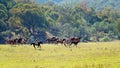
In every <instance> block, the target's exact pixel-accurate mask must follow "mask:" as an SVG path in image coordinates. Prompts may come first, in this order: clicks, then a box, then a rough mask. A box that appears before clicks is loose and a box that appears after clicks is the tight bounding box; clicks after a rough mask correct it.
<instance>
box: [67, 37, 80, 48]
mask: <svg viewBox="0 0 120 68" xmlns="http://www.w3.org/2000/svg"><path fill="white" fill-rule="evenodd" d="M68 41H69V44H70V46H71V45H72V44H74V45H75V46H76V47H77V44H78V43H79V42H80V38H79V37H72V38H69V40H68Z"/></svg>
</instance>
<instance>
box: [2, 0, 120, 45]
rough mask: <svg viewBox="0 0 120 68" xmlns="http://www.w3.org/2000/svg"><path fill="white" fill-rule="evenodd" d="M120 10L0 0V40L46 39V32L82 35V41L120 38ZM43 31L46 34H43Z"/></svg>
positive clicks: (63, 35) (56, 34)
mask: <svg viewBox="0 0 120 68" xmlns="http://www.w3.org/2000/svg"><path fill="white" fill-rule="evenodd" d="M119 20H120V11H119V10H116V9H113V8H111V7H104V9H102V10H99V11H96V9H95V8H94V7H89V6H88V5H87V4H84V3H82V4H75V5H74V6H72V7H71V6H69V5H67V4H66V5H62V6H60V5H57V4H56V3H55V2H51V1H49V2H46V3H44V4H43V5H38V4H35V3H34V2H33V1H32V0H16V1H15V0H0V40H2V41H0V43H5V39H6V38H16V37H20V36H21V37H29V38H30V39H36V38H40V39H42V40H43V39H46V38H47V37H46V34H45V32H46V31H47V32H49V33H51V34H53V35H54V36H57V37H60V38H68V37H71V36H77V37H82V41H111V40H116V39H120V25H119V24H120V21H119ZM41 34H42V35H41Z"/></svg>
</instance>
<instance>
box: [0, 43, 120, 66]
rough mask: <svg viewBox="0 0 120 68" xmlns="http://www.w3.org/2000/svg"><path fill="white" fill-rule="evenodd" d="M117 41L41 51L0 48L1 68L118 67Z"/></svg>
mask: <svg viewBox="0 0 120 68" xmlns="http://www.w3.org/2000/svg"><path fill="white" fill-rule="evenodd" d="M119 44H120V42H119V41H117V42H116V41H115V42H97V43H79V44H78V47H77V48H76V47H73V46H71V48H66V47H64V46H62V45H61V44H58V45H53V44H49V45H48V44H43V45H42V49H39V48H38V49H34V48H33V47H32V46H28V45H19V46H18V45H16V46H10V45H1V46H0V57H2V58H0V67H2V68H16V67H17V68H118V67H120V58H119V57H120V46H119Z"/></svg>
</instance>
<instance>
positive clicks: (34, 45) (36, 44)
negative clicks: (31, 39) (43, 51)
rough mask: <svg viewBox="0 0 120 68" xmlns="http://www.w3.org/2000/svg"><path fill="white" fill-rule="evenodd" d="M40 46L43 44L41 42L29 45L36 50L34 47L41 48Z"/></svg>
mask: <svg viewBox="0 0 120 68" xmlns="http://www.w3.org/2000/svg"><path fill="white" fill-rule="evenodd" d="M41 44H43V42H41V41H40V42H37V43H31V45H33V47H34V48H35V49H36V46H38V47H40V48H41Z"/></svg>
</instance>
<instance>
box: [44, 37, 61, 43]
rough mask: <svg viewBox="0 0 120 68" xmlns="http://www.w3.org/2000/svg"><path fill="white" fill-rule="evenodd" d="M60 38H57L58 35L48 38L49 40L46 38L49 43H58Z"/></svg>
mask: <svg viewBox="0 0 120 68" xmlns="http://www.w3.org/2000/svg"><path fill="white" fill-rule="evenodd" d="M58 39H59V38H57V37H52V38H48V39H47V40H46V42H47V43H57V40H58Z"/></svg>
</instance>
